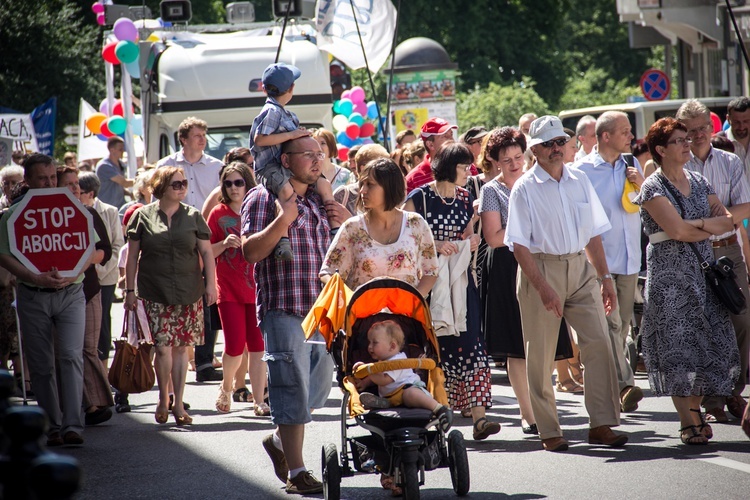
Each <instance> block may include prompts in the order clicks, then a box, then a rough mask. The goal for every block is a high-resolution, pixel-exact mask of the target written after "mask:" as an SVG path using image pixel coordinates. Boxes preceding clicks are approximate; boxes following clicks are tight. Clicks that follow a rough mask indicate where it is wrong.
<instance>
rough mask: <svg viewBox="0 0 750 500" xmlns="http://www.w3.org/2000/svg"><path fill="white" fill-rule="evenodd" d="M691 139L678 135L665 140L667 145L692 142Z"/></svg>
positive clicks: (680, 144)
mask: <svg viewBox="0 0 750 500" xmlns="http://www.w3.org/2000/svg"><path fill="white" fill-rule="evenodd" d="M692 142H693V140H692V139H690V138H689V137H678V138H677V139H672V140H670V141H667V145H669V144H677V145H678V146H682V145H684V144H692Z"/></svg>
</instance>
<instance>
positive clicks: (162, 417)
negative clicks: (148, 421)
mask: <svg viewBox="0 0 750 500" xmlns="http://www.w3.org/2000/svg"><path fill="white" fill-rule="evenodd" d="M154 420H156V423H157V424H166V423H167V420H169V411H168V410H167V411H160V410H159V408H157V409H156V413H154Z"/></svg>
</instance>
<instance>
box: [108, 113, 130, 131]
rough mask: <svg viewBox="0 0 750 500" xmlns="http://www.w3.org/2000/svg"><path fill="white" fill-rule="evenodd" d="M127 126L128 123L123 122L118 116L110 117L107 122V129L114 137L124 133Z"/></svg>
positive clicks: (123, 119)
mask: <svg viewBox="0 0 750 500" xmlns="http://www.w3.org/2000/svg"><path fill="white" fill-rule="evenodd" d="M127 126H128V122H127V121H126V120H125V118H123V117H122V116H119V115H115V116H110V117H109V119H108V120H107V128H108V129H109V131H110V132H112V133H113V134H115V135H120V134H123V133H125V128H127Z"/></svg>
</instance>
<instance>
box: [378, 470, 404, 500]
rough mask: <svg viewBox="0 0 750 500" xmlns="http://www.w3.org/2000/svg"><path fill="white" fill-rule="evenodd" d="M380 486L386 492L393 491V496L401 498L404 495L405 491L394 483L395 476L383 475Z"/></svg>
mask: <svg viewBox="0 0 750 500" xmlns="http://www.w3.org/2000/svg"><path fill="white" fill-rule="evenodd" d="M380 486H382V487H383V489H384V490H391V496H394V497H400V496H402V495H403V494H404V491H403V490H402V489H401V488H399V487H398V486H396V483H394V482H393V476H388V475H386V474H381V475H380Z"/></svg>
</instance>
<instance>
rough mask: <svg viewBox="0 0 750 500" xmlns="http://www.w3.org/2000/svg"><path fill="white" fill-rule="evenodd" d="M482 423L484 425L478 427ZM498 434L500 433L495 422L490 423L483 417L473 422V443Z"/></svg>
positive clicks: (498, 425)
mask: <svg viewBox="0 0 750 500" xmlns="http://www.w3.org/2000/svg"><path fill="white" fill-rule="evenodd" d="M482 422H484V424H483V425H481V426H480V425H479V424H480V423H482ZM498 432H500V424H498V423H497V422H490V421H489V420H487V419H486V418H485V417H482V418H480V419H479V420H477V421H476V422H474V441H482V440H483V439H487V438H488V437H490V436H491V435H492V434H497V433H498Z"/></svg>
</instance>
